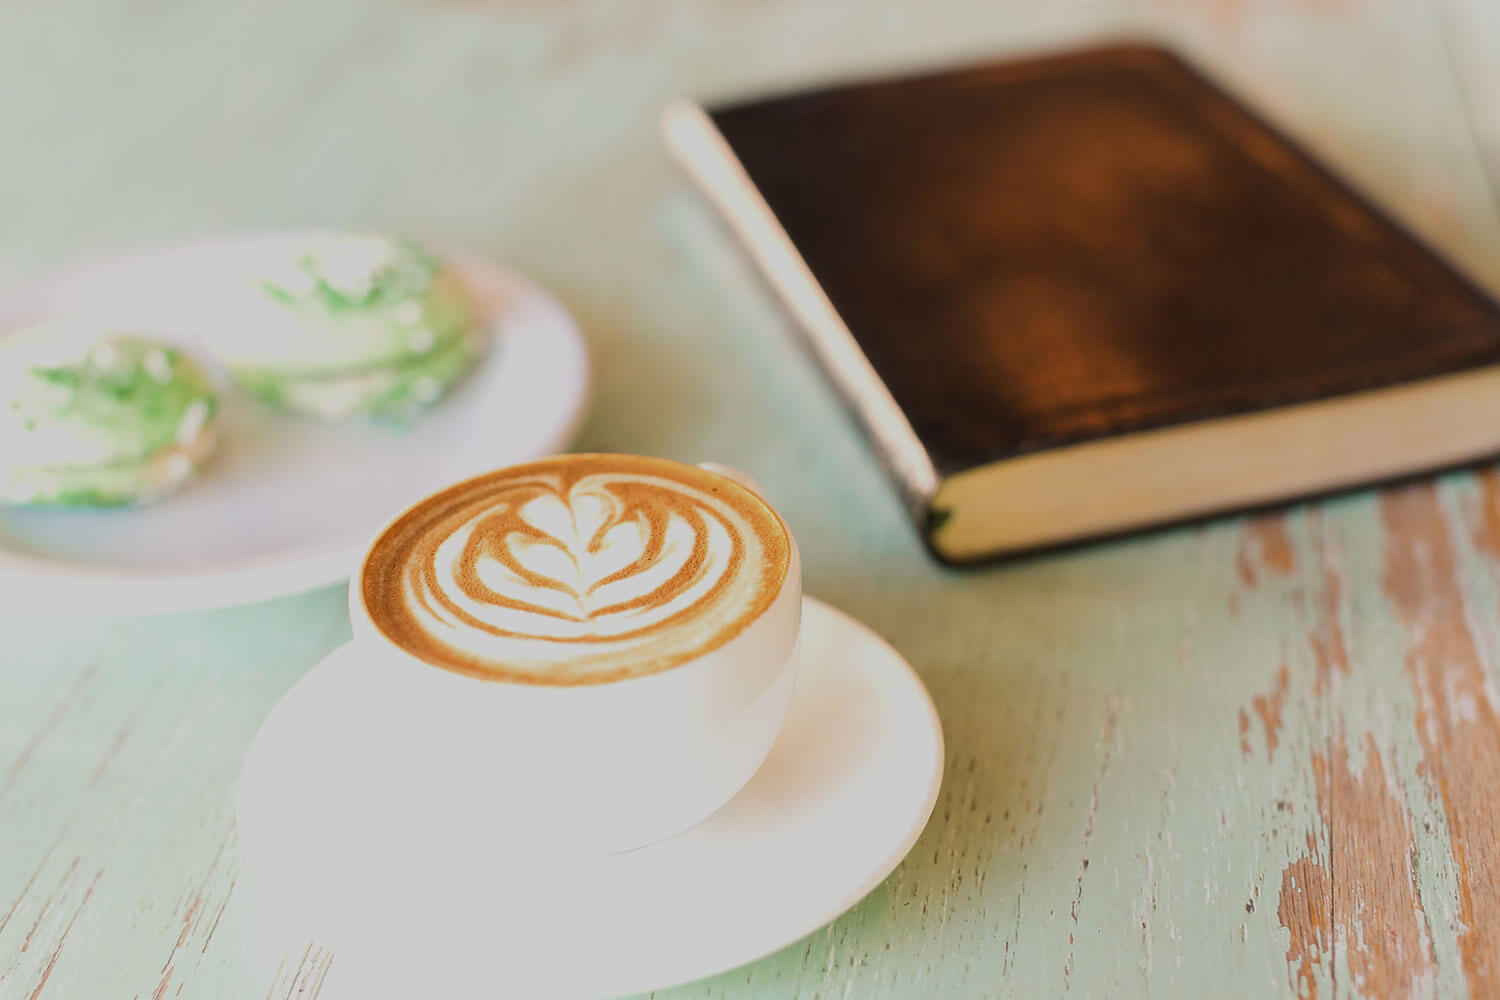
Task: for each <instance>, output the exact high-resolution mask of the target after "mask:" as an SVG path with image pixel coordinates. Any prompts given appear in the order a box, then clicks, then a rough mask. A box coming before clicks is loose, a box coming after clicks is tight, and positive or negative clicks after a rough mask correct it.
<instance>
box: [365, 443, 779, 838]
mask: <svg viewBox="0 0 1500 1000" xmlns="http://www.w3.org/2000/svg"><path fill="white" fill-rule="evenodd" d="M712 471H713V474H714V475H715V476H722V475H723V473H721V472H719V471H717V470H712ZM724 478H725V480H726V488H730V489H735V490H745V489H746V488H745V487H742V486H740V485H738V484H737V483H735V479H737V478H738V477H734V478H730V477H724ZM749 492H750V495H751V496H754V497H756V498H757V499H758V494H756V493H755V492H754V491H749ZM759 502H762V503H763V502H764V501H759ZM421 504H422V502H421V501H419V502H418V503H417V504H414V505H412V507H411V508H408V511H410V510H412V509H414V508H417V507H420V506H421ZM406 513H407V512H406V511H403V512H402V514H400V515H397V517H396V518H393V519H392V521H391V522H390V524H388V525H387V526H386V527H387V528H389V527H390V525H394V524H396V523H398V522H399V521H400V520H401V519H402V518H403V517H404V516H405V515H406ZM773 513H774V512H773ZM776 523H777V524H780V523H781V522H780V520H779V518H778V519H776ZM783 527H784V525H783ZM385 531H386V529H385V528H383V529H382V531H381V532H380V533H379V534H377V536H376V537H377V540H378V539H379V538H381V537H382V536H383V535H384V534H385ZM786 540H787V550H788V552H789V558H788V560H787V568H786V572H785V574H784V577H783V579H782V582H781V585H780V587H779V590H777V592H776V593H775V594H774V596H773V597H771V598H770V600H769V602H768V603H766V604H765V605H764V607H763V609H762V610H761V612H760V613H759V614H758V615H757V616H756V617H755V618H754V619H753V620H751V621H750V622H749V623H748V624H747V625H745V626H744V627H743V628H742V629H741V630H739V631H738V632H737V633H736V634H733V635H731V636H730V637H729V638H727V639H726V640H724V641H723V642H722V644H720V645H717V646H715V647H713V648H710V649H708V650H707V651H706V652H703V653H702V654H701V655H697V656H695V657H693V658H691V659H689V660H687V661H686V662H682V663H679V664H677V665H675V666H671V667H668V668H666V669H661V670H658V671H656V672H652V673H646V674H643V675H640V676H630V677H626V678H624V679H620V680H610V681H605V682H601V683H588V684H574V685H557V686H554V685H547V684H536V683H524V682H517V681H514V680H506V679H495V678H493V677H480V676H474V675H472V674H470V673H464V672H460V671H456V670H453V669H444V668H443V667H442V666H436V665H434V664H433V663H432V662H429V661H428V660H425V659H423V658H421V657H419V656H417V655H414V654H413V653H412V652H409V651H408V650H406V649H404V648H402V647H401V646H400V645H399V644H397V643H396V642H394V641H392V640H391V639H390V638H388V637H387V635H386V634H385V633H384V632H383V631H382V629H381V627H380V626H379V624H378V623H377V621H376V615H375V613H373V612H372V610H371V609H370V608H369V607H367V606H366V602H365V598H364V594H365V587H364V585H363V584H364V580H365V574H366V572H367V571H368V570H369V560H368V558H367V559H366V560H365V561H364V562H362V564H361V569H360V571H359V573H358V574H357V575H356V576H355V579H354V580H353V581H352V584H351V586H350V589H349V595H350V596H349V607H350V617H351V620H352V622H353V627H354V641H355V642H356V644H357V648H358V650H359V651H360V655H359V656H358V657H354V658H352V661H353V662H356V663H357V667H356V668H355V669H357V672H358V676H357V678H351V683H350V685H349V690H350V691H357V692H359V695H358V704H351V705H350V706H349V711H350V713H352V714H358V715H359V716H361V717H362V718H363V719H364V720H366V722H369V721H370V720H376V725H375V727H374V728H373V729H371V728H369V727H359V728H361V729H362V731H364V732H367V733H368V732H372V731H373V732H378V733H379V734H381V735H379V736H378V737H376V738H374V739H373V740H372V739H368V738H367V739H365V741H364V742H367V743H373V744H374V745H373V746H372V747H371V749H370V751H369V752H370V753H371V755H372V756H373V757H374V758H375V759H373V760H372V761H371V762H370V763H371V765H372V770H373V771H374V772H376V773H380V774H382V775H384V778H383V779H382V780H383V783H384V787H385V789H386V791H387V794H388V797H389V802H388V807H387V808H384V809H383V810H382V812H381V815H382V817H383V818H382V819H381V820H380V822H381V823H382V825H383V827H384V828H383V829H382V831H381V834H382V838H383V839H384V840H385V841H386V842H394V841H399V840H401V839H405V835H404V834H403V829H404V830H405V832H406V834H409V835H410V839H411V842H412V843H431V842H432V836H431V835H432V833H433V829H434V827H435V826H436V827H439V828H441V830H442V831H443V833H442V838H440V840H441V839H448V840H450V841H452V840H458V839H463V840H464V841H465V843H466V844H480V845H493V847H494V848H495V849H497V850H503V851H507V852H517V851H521V852H526V853H527V854H539V853H540V854H548V855H558V854H570V855H579V854H605V853H614V852H618V851H624V850H629V849H631V848H635V847H640V846H642V845H645V844H649V843H652V842H655V841H657V840H661V839H664V838H666V837H669V836H671V835H673V834H675V833H678V832H680V831H682V830H684V829H686V828H688V827H690V826H692V825H694V824H696V823H698V822H699V821H700V820H702V819H704V818H706V817H707V816H708V815H710V814H711V813H713V812H714V811H716V810H717V809H718V808H719V807H720V806H722V805H724V804H725V803H726V802H728V801H729V800H730V799H731V798H733V797H734V795H735V794H736V793H738V792H739V790H740V789H741V788H743V787H744V785H745V784H746V782H748V781H749V779H750V778H751V777H752V776H753V775H754V774H755V772H756V771H757V770H758V769H759V767H760V765H761V764H762V762H763V761H764V760H765V758H766V756H767V754H768V753H769V752H770V749H771V746H772V744H773V743H774V742H775V740H776V737H777V735H778V733H779V732H780V730H781V726H782V723H783V721H784V720H785V718H786V714H787V709H788V705H789V703H790V700H791V696H792V689H793V685H794V683H795V678H796V665H797V639H798V632H799V629H800V625H801V612H802V586H801V576H802V572H801V560H800V556H799V555H798V552H797V547H796V544H795V542H794V541H793V540H792V538H791V535H790V532H787V534H786ZM379 720H386V721H385V723H384V724H383V725H382V724H380V722H379ZM393 839H394V841H393Z"/></svg>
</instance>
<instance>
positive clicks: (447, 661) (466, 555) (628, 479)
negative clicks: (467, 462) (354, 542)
mask: <svg viewBox="0 0 1500 1000" xmlns="http://www.w3.org/2000/svg"><path fill="white" fill-rule="evenodd" d="M790 554H791V542H790V539H789V536H788V535H787V531H786V527H785V525H783V524H782V523H781V519H780V518H779V517H777V516H776V514H775V512H774V511H772V510H771V509H770V507H768V506H767V505H766V504H765V503H764V501H762V500H760V498H758V497H757V496H755V495H754V494H753V493H751V492H750V491H748V490H746V489H744V488H743V487H741V486H739V485H738V484H736V483H734V482H732V481H730V480H728V479H726V478H724V477H722V476H719V475H717V474H715V473H711V472H708V471H706V470H703V469H700V468H698V467H696V466H691V465H683V464H680V463H677V462H670V461H666V460H664V459H654V458H641V457H636V456H626V455H566V456H561V457H558V458H553V459H547V460H544V461H540V462H533V463H530V464H527V465H520V466H515V467H512V468H509V469H504V470H501V471H499V472H494V473H490V474H488V475H485V476H480V477H478V478H476V479H471V480H469V481H467V482H464V483H460V484H459V485H457V486H454V487H451V488H449V489H447V490H444V491H443V492H441V493H438V494H436V495H434V496H432V497H429V498H428V499H426V500H424V501H422V502H421V503H419V504H417V505H416V506H415V507H413V508H412V509H410V510H408V511H407V512H406V513H404V514H403V515H401V516H400V517H399V518H397V519H396V521H395V522H394V523H392V524H391V525H390V526H389V527H388V528H386V530H385V531H384V532H382V533H381V535H380V537H379V538H378V539H376V541H375V544H374V545H373V546H372V548H371V550H370V554H369V555H368V556H367V557H366V559H365V563H364V566H363V567H362V569H361V572H360V576H359V584H358V585H359V587H360V594H361V597H362V599H363V601H364V606H365V608H366V610H367V611H368V613H369V616H370V619H371V620H372V622H373V623H374V624H375V626H376V628H377V629H379V631H380V632H382V633H383V634H384V635H385V636H386V637H387V638H388V639H390V640H391V641H393V642H395V643H396V645H398V646H399V647H401V648H402V649H404V650H406V651H407V652H409V653H412V654H414V655H416V656H418V657H419V658H421V659H423V660H425V661H427V662H429V663H432V664H435V665H437V666H440V667H444V668H446V669H448V670H452V671H455V672H457V673H461V674H467V675H470V676H474V677H479V678H483V679H490V680H503V681H512V682H521V683H529V684H544V685H576V684H598V683H604V682H607V681H614V680H622V679H625V678H629V677H638V676H643V675H645V674H650V673H655V672H656V671H660V670H666V669H668V668H670V667H673V666H677V665H679V664H682V663H684V662H686V661H688V660H691V659H693V658H695V657H698V656H701V655H703V654H704V653H707V652H709V651H710V650H713V649H715V648H717V647H718V646H721V645H723V644H724V643H725V642H727V641H729V640H730V639H731V638H733V637H734V636H735V635H738V634H739V633H740V632H741V631H743V630H744V629H745V628H746V627H747V626H748V625H749V624H750V623H751V622H753V621H754V620H755V619H756V618H757V617H758V616H759V615H760V614H761V613H762V612H764V611H765V610H766V608H767V607H768V606H769V605H770V604H771V602H772V601H773V600H774V599H775V597H776V595H777V594H778V593H779V592H780V590H781V588H782V585H783V583H784V582H785V580H786V574H787V571H788V564H789V561H790Z"/></svg>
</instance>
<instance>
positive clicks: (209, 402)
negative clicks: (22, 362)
mask: <svg viewBox="0 0 1500 1000" xmlns="http://www.w3.org/2000/svg"><path fill="white" fill-rule="evenodd" d="M24 375H25V377H24V379H23V380H22V383H21V389H20V390H19V391H18V392H17V394H16V396H15V397H14V398H13V399H12V400H11V406H10V410H11V413H12V414H13V418H14V419H17V420H19V421H20V422H21V425H22V427H23V428H24V429H25V430H26V431H27V432H28V433H35V432H37V431H38V430H41V429H44V428H45V429H49V430H53V431H55V430H57V428H58V425H64V426H66V427H69V428H72V429H73V430H74V431H75V432H76V433H78V434H87V435H90V436H92V437H94V438H96V439H99V440H102V441H104V442H107V445H108V451H109V452H110V453H111V455H112V456H113V460H114V461H116V462H131V461H135V460H139V459H142V458H145V457H147V456H149V455H151V454H153V453H155V452H157V451H159V450H161V449H163V448H166V447H170V446H172V445H174V444H175V443H176V442H177V435H178V431H179V428H180V426H181V423H182V420H183V417H184V415H186V413H187V411H188V409H189V407H191V406H193V405H194V404H200V403H201V404H202V406H203V407H204V408H205V412H204V414H203V418H204V423H207V420H208V419H209V418H211V417H212V416H213V413H214V411H215V410H216V408H217V398H216V397H215V395H214V392H213V389H212V387H211V386H210V384H209V382H208V379H207V378H206V376H204V374H203V372H202V371H201V370H200V369H199V368H198V367H197V365H195V364H194V363H193V362H192V361H191V360H190V359H189V358H188V357H186V356H185V355H184V354H183V353H182V352H181V351H179V350H177V349H176V348H174V347H169V346H166V345H162V344H158V343H155V342H153V341H149V340H145V339H142V338H139V337H130V336H117V337H110V338H106V339H104V340H100V341H98V342H96V343H95V344H93V345H92V346H91V347H90V348H89V349H88V350H87V351H85V352H84V353H83V355H82V356H81V357H79V358H78V359H76V360H72V361H69V362H68V363H65V364H59V365H30V366H27V367H26V369H25V373H24Z"/></svg>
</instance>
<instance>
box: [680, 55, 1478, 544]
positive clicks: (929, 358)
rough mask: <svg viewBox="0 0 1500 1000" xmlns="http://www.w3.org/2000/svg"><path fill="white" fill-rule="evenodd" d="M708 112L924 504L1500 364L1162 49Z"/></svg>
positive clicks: (1413, 257) (1439, 282)
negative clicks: (907, 455) (1107, 443)
mask: <svg viewBox="0 0 1500 1000" xmlns="http://www.w3.org/2000/svg"><path fill="white" fill-rule="evenodd" d="M708 118H709V119H710V120H711V122H712V126H713V128H714V129H716V130H717V132H718V133H719V135H720V136H722V140H723V142H724V143H725V144H727V147H728V149H729V150H730V151H732V155H733V157H734V158H735V159H736V160H737V161H738V164H739V165H740V166H741V167H742V168H743V173H744V175H747V176H748V179H749V181H750V182H751V184H753V186H754V188H755V189H756V191H757V192H758V193H759V195H760V196H761V197H762V198H763V199H764V205H765V206H766V207H768V208H769V211H770V213H771V214H772V215H773V216H774V218H775V221H776V222H777V223H779V225H780V227H781V229H782V230H784V232H785V234H786V236H787V237H789V238H790V243H791V244H792V246H793V247H794V248H795V251H796V253H797V254H799V255H800V257H801V260H802V261H803V262H805V264H806V269H807V270H808V271H809V272H810V273H811V275H812V277H813V279H814V280H815V282H816V284H817V286H818V287H819V288H820V289H821V291H822V293H823V294H824V295H826V299H827V302H828V303H831V305H832V307H833V310H834V311H835V312H836V314H837V317H838V318H839V319H840V320H841V321H842V323H843V325H844V326H846V327H847V329H848V331H849V333H851V334H852V336H853V339H854V341H855V342H857V344H858V347H859V349H860V351H861V352H862V353H863V355H864V357H865V358H866V359H868V362H869V365H870V367H871V368H873V371H874V373H875V375H876V376H878V378H879V379H880V381H881V382H882V383H883V384H884V386H885V387H886V389H887V390H888V391H889V396H890V398H891V399H892V400H893V401H894V403H895V404H896V406H897V407H899V409H900V411H901V414H903V415H904V417H905V420H906V422H907V423H908V424H909V426H910V429H911V431H912V432H913V433H914V435H915V437H916V439H917V440H918V441H919V442H920V445H921V448H922V449H923V450H924V451H925V453H926V457H927V459H928V460H929V462H930V465H931V470H932V472H933V474H934V480H933V482H930V483H928V484H925V485H920V486H918V487H917V488H916V489H915V490H914V489H913V484H911V483H909V482H908V483H906V487H907V491H908V495H909V496H912V495H913V494H914V493H915V494H917V495H916V496H915V497H914V500H915V502H916V504H917V505H918V506H921V496H920V494H921V493H922V492H923V491H925V492H927V493H928V494H931V493H932V492H934V489H935V484H936V483H940V482H941V481H942V480H943V479H944V478H945V477H948V476H951V475H954V474H956V473H960V472H963V471H965V470H972V469H975V468H977V467H981V466H985V465H987V464H990V463H996V462H1000V461H1004V460H1008V459H1012V458H1015V457H1017V456H1022V455H1026V454H1029V453H1034V452H1038V451H1041V450H1046V449H1057V448H1063V447H1067V446H1071V445H1077V444H1080V443H1086V442H1091V441H1097V440H1099V439H1103V438H1109V437H1115V436H1119V435H1125V434H1131V433H1136V432H1144V431H1150V430H1154V429H1160V428H1163V427H1171V426H1177V425H1183V424H1189V423H1193V422H1200V421H1206V420H1213V419H1218V418H1224V417H1232V416H1236V415H1243V414H1249V413H1253V412H1256V411H1263V410H1267V409H1270V408H1277V407H1284V406H1287V405H1288V404H1297V403H1303V402H1308V401H1312V400H1320V399H1326V398H1329V397H1338V396H1341V395H1344V394H1353V393H1360V392H1364V391H1367V390H1371V389H1376V388H1379V387H1385V386H1391V385H1394V384H1398V383H1406V382H1411V381H1413V380H1421V379H1427V378H1431V377H1435V376H1442V375H1445V374H1451V373H1455V372H1462V371H1466V370H1470V369H1475V368H1479V367H1483V366H1490V365H1496V364H1500V310H1497V307H1496V305H1495V303H1494V302H1493V301H1492V300H1491V299H1490V298H1489V297H1488V296H1486V295H1485V294H1484V293H1483V292H1481V291H1480V290H1479V289H1478V288H1476V287H1475V286H1474V285H1473V284H1471V283H1470V282H1469V281H1468V280H1466V279H1465V278H1464V277H1463V276H1461V275H1460V274H1459V273H1458V272H1457V271H1455V270H1454V269H1453V268H1452V267H1451V266H1449V265H1448V264H1447V263H1446V262H1445V261H1443V260H1442V259H1441V258H1440V257H1439V256H1437V255H1436V254H1434V253H1432V252H1431V251H1429V250H1428V249H1427V248H1425V247H1424V246H1423V245H1421V244H1420V243H1419V242H1418V241H1417V240H1415V239H1414V238H1412V237H1411V236H1410V235H1409V234H1408V233H1406V232H1405V231H1404V230H1403V229H1402V228H1401V227H1400V226H1398V225H1397V224H1395V223H1394V222H1393V221H1391V220H1390V219H1389V218H1388V217H1387V216H1386V215H1385V214H1384V213H1382V212H1381V211H1379V210H1378V209H1377V208H1375V207H1374V206H1373V205H1372V204H1370V203H1369V202H1368V201H1366V200H1365V199H1363V198H1362V197H1360V196H1359V195H1357V194H1356V193H1354V192H1353V191H1352V190H1351V189H1350V188H1349V187H1348V186H1346V185H1345V184H1344V183H1342V182H1341V181H1340V180H1339V179H1338V178H1337V177H1335V176H1334V175H1333V174H1332V173H1330V172H1329V171H1328V170H1327V169H1325V168H1324V167H1322V166H1321V165H1320V164H1319V163H1318V162H1317V161H1315V160H1314V159H1313V158H1312V157H1311V156H1309V155H1308V154H1306V153H1305V152H1303V151H1302V150H1301V149H1300V148H1299V147H1297V146H1296V145H1295V144H1294V143H1292V142H1290V141H1288V140H1287V139H1286V138H1285V137H1283V136H1282V135H1281V134H1279V133H1278V132H1277V131H1276V130H1275V129H1273V128H1272V127H1270V126H1269V125H1267V124H1266V123H1265V122H1264V121H1262V120H1261V119H1260V118H1258V117H1257V116H1255V115H1254V114H1252V113H1251V112H1250V111H1248V110H1247V109H1246V108H1245V107H1244V106H1243V105H1241V104H1240V103H1239V102H1237V101H1235V100H1234V99H1232V98H1231V97H1229V96H1228V95H1226V94H1225V93H1224V92H1223V91H1221V90H1220V89H1218V88H1217V87H1216V86H1214V85H1213V84H1211V83H1210V82H1208V81H1207V80H1206V79H1205V78H1204V77H1203V76H1202V75H1200V74H1199V73H1197V72H1196V71H1195V70H1193V69H1192V68H1191V67H1189V66H1188V65H1187V64H1186V63H1185V62H1184V61H1182V60H1181V59H1179V58H1177V57H1175V56H1173V55H1171V54H1169V53H1168V52H1166V51H1164V50H1162V49H1159V48H1156V47H1153V46H1147V45H1134V44H1130V45H1115V46H1110V47H1104V48H1097V49H1090V50H1084V51H1079V52H1075V53H1069V54H1062V55H1053V56H1047V57H1040V58H1034V59H1030V60H1025V61H1019V62H1009V63H1002V64H995V65H989V66H984V67H980V68H973V69H965V70H960V71H956V72H944V73H939V74H934V75H928V76H920V77H913V78H904V79H896V80H890V81H883V82H873V83H861V84H855V85H850V86H839V87H834V88H829V89H823V90H817V91H810V92H804V93H798V94H792V95H788V96H780V97H775V98H771V99H766V100H757V101H753V102H750V103H741V104H735V105H730V106H724V107H718V108H711V109H709V111H708ZM679 152H680V150H679ZM689 169H690V170H691V169H692V165H691V164H689ZM742 235H744V234H743V233H742ZM773 283H775V282H774V280H773ZM782 291H783V293H784V294H785V290H784V289H783V290H782ZM825 360H826V358H825ZM866 422H867V424H868V423H869V421H868V420H867V421H866ZM877 435H878V432H877ZM1252 492H1253V491H1252ZM930 499H931V497H930V496H929V500H930ZM919 513H924V516H928V517H930V516H931V515H932V511H931V510H928V511H925V512H922V511H919ZM1163 516H1164V517H1170V516H1172V512H1171V511H1164V514H1163ZM1129 526H1131V525H1121V527H1129Z"/></svg>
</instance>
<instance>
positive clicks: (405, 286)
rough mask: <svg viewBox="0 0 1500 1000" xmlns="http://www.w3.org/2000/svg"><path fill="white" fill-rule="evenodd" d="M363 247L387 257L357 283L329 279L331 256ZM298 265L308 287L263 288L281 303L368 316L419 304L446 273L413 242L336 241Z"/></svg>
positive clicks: (265, 285) (274, 284) (278, 284)
mask: <svg viewBox="0 0 1500 1000" xmlns="http://www.w3.org/2000/svg"><path fill="white" fill-rule="evenodd" d="M359 243H364V244H365V245H367V246H370V247H378V248H379V249H381V250H383V251H385V252H384V253H382V254H381V255H380V256H379V257H378V258H377V259H376V261H375V262H374V263H373V264H372V266H371V267H370V268H369V269H368V270H367V271H366V272H365V273H363V274H360V275H359V276H358V277H357V279H356V280H354V281H350V280H348V278H347V276H345V277H342V278H335V277H332V276H330V275H329V273H328V271H329V261H328V257H329V256H330V255H332V254H335V253H338V252H339V250H340V249H341V248H344V247H348V246H351V245H357V244H359ZM295 266H296V268H297V270H298V271H299V272H301V273H302V274H303V275H305V276H306V278H307V279H308V284H307V286H306V287H304V288H288V287H287V286H286V283H284V282H276V281H265V282H262V283H261V288H262V289H264V290H265V293H266V294H267V295H269V296H270V297H271V298H273V299H275V300H276V301H278V302H282V303H284V304H286V305H291V306H315V307H318V308H320V309H322V310H323V311H325V312H327V313H329V314H330V315H337V314H339V313H344V312H352V311H358V312H367V311H369V310H372V309H379V308H382V307H388V306H394V305H400V304H401V303H404V302H410V301H413V300H420V299H422V297H423V296H425V295H426V294H427V291H428V289H429V288H431V287H432V282H433V279H434V278H436V277H437V275H438V272H439V271H440V270H441V269H442V265H441V264H440V263H439V261H438V259H437V258H436V257H435V256H433V255H432V254H431V253H430V252H428V251H427V250H426V249H425V248H424V247H422V246H421V245H419V244H418V243H416V242H414V241H412V240H408V239H382V238H379V237H352V236H351V237H344V238H342V239H340V240H331V241H330V242H329V244H328V246H327V247H326V248H323V249H317V248H315V249H312V250H309V251H307V252H306V253H304V254H303V255H302V256H301V257H299V258H298V259H297V262H296V265H295Z"/></svg>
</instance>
